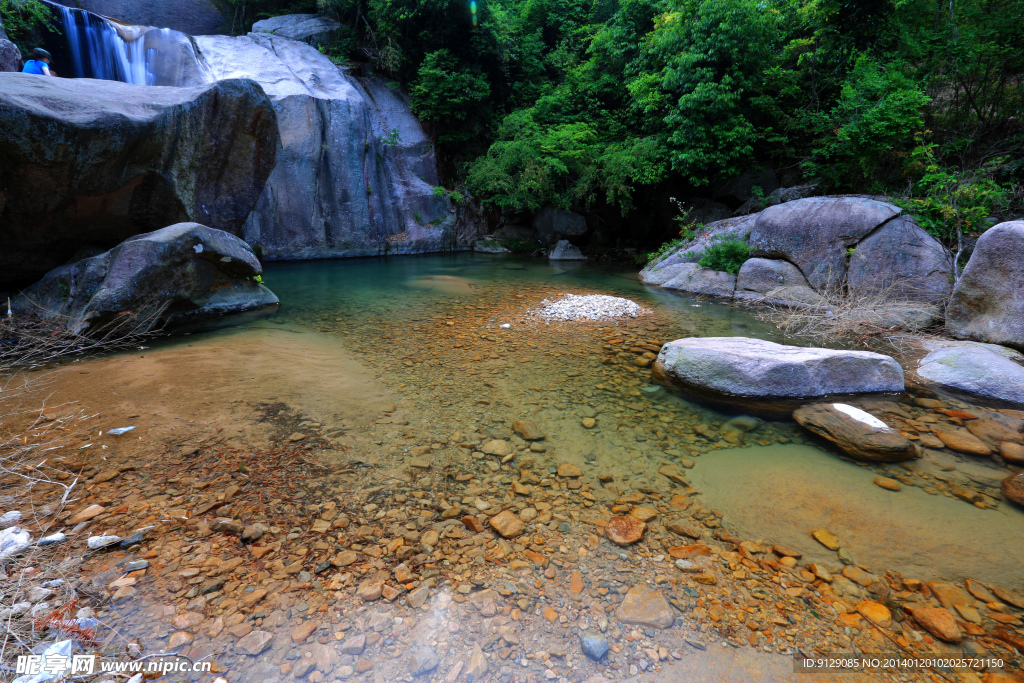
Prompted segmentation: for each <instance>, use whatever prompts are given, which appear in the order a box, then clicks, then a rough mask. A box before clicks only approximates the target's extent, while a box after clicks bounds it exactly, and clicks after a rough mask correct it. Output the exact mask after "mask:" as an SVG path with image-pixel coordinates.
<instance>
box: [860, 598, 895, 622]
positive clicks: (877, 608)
mask: <svg viewBox="0 0 1024 683" xmlns="http://www.w3.org/2000/svg"><path fill="white" fill-rule="evenodd" d="M857 612H859V613H860V615H861V616H862V617H864V618H865V619H867V620H868V621H869V622H871V623H872V624H874V625H875V626H880V627H881V628H889V626H891V625H892V612H890V611H889V608H888V607H886V606H885V605H881V604H879V603H877V602H872V601H870V600H863V601H861V602H858V603H857Z"/></svg>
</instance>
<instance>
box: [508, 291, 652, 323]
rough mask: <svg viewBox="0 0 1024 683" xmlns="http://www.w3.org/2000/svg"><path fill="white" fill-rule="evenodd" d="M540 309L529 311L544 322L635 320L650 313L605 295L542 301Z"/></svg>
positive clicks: (571, 295) (629, 302)
mask: <svg viewBox="0 0 1024 683" xmlns="http://www.w3.org/2000/svg"><path fill="white" fill-rule="evenodd" d="M540 303H541V306H540V308H536V309H534V310H532V311H527V314H528V315H535V316H538V317H540V318H543V319H544V320H605V319H607V318H635V317H637V316H638V315H641V314H643V313H650V311H649V310H647V309H646V308H641V307H640V304H638V303H636V302H635V301H630V300H629V299H623V298H621V297H617V296H605V295H603V294H587V295H586V296H578V295H576V294H565V295H563V297H562V298H561V299H559V300H558V301H549V300H548V299H544V301H541V302H540Z"/></svg>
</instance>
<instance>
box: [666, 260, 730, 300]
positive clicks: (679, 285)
mask: <svg viewBox="0 0 1024 683" xmlns="http://www.w3.org/2000/svg"><path fill="white" fill-rule="evenodd" d="M661 272H663V273H669V274H671V275H672V277H671V278H670V279H668V280H666V281H665V282H662V283H660V284H661V286H662V287H664V288H665V289H674V290H676V291H680V292H685V293H687V294H707V295H710V296H718V297H722V298H725V299H728V298H732V295H733V292H735V291H736V276H735V275H732V274H730V273H724V272H721V271H717V270H712V269H711V268H704V267H703V266H701V265H699V264H697V263H680V264H678V265H676V266H669V267H668V268H665V269H663V270H662V271H661Z"/></svg>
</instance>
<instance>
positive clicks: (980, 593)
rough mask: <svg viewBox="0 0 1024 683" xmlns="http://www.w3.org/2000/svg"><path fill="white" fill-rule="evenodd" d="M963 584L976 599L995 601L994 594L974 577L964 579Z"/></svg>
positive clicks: (986, 601)
mask: <svg viewBox="0 0 1024 683" xmlns="http://www.w3.org/2000/svg"><path fill="white" fill-rule="evenodd" d="M964 585H965V586H966V587H967V592H968V593H970V594H971V595H973V596H974V597H975V598H977V599H978V600H981V601H982V602H985V603H988V602H996V598H995V596H994V595H992V593H991V592H989V590H988V589H987V588H985V586H983V585H982V584H981V583H979V582H977V581H975V580H974V579H965V580H964Z"/></svg>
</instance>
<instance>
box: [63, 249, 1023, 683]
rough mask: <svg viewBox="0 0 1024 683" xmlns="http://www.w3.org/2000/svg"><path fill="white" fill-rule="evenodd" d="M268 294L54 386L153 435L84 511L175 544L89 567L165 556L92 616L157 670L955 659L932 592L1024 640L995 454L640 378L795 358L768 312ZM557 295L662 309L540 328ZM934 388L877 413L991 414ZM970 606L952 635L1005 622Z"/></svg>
mask: <svg viewBox="0 0 1024 683" xmlns="http://www.w3.org/2000/svg"><path fill="white" fill-rule="evenodd" d="M263 277H264V281H265V282H266V284H267V286H268V287H270V288H271V289H272V290H273V291H274V292H275V293H276V294H277V295H278V296H279V297H280V299H281V301H282V305H281V308H280V310H279V311H278V312H277V313H276V314H275V315H273V316H271V317H269V318H265V319H262V320H258V321H256V322H252V323H249V324H246V325H243V326H240V327H235V328H231V329H226V330H220V331H216V332H208V333H200V334H193V335H191V336H188V337H179V338H175V339H171V340H166V341H163V342H159V343H157V344H154V345H153V347H152V348H150V349H145V350H141V351H139V352H136V353H125V354H119V355H117V356H115V357H108V358H103V359H98V360H93V361H87V362H83V363H77V364H74V365H73V366H70V367H69V368H68V369H66V370H65V371H64V372H65V381H64V383H63V385H62V389H61V390H62V391H66V392H67V393H68V396H72V395H76V397H77V398H78V399H79V400H82V401H83V403H86V404H90V405H93V406H94V407H95V409H96V410H100V411H101V412H102V414H104V415H108V416H113V417H110V418H109V419H110V421H111V424H109V425H108V428H109V427H112V426H115V425H114V424H113V423H114V422H118V424H119V425H120V422H126V423H127V422H128V421H129V418H130V421H132V422H133V424H138V425H139V428H138V429H137V430H136V431H135V432H133V433H131V435H130V436H129V437H127V439H126V438H124V437H113V438H109V437H103V438H104V439H106V440H105V441H104V444H106V445H105V446H104V451H102V457H103V459H104V461H105V462H104V463H102V464H101V463H92V464H91V466H92V467H93V468H94V469H96V470H97V471H99V470H100V469H102V468H103V467H107V466H108V464H107V463H120V465H119V467H118V469H119V471H120V474H119V476H117V478H116V479H112V480H109V481H104V482H101V483H98V484H96V485H95V486H93V487H92V488H90V489H89V491H90V496H91V497H89V498H88V499H86V500H83V501H82V502H81V503H80V504H81V505H83V506H84V505H87V504H90V503H95V502H99V503H100V504H107V505H108V506H109V505H113V504H115V501H116V504H117V505H122V504H123V505H122V507H120V508H118V510H116V511H115V513H114V514H111V515H106V516H104V517H99V518H97V519H98V524H97V527H96V528H97V529H99V528H100V527H102V528H103V530H104V531H105V532H110V533H114V532H116V533H118V534H119V535H121V536H128V535H129V534H131V533H132V532H133V531H134V530H135V529H136V528H139V527H141V526H143V525H148V527H150V528H155V530H153V531H149V532H147V533H148V535H147V536H146V540H145V541H144V542H143V543H141V544H140V545H136V546H133V547H131V548H129V549H127V550H116V551H113V552H109V551H108V552H104V553H96V554H92V555H90V556H88V557H87V559H86V561H85V563H84V564H83V568H84V569H85V570H87V571H90V572H93V575H94V576H95V577H98V578H96V579H95V580H94V581H93V583H94V586H95V587H96V588H97V590H99V589H102V588H103V587H104V586H106V585H109V583H110V582H111V581H112V580H114V579H116V578H117V577H120V576H123V569H124V566H125V563H126V562H128V561H132V560H137V559H145V560H146V561H147V562H148V563H149V568H148V569H146V570H145V571H144V572H141V573H139V572H135V573H133V574H132V575H133V576H135V577H136V578H137V581H136V582H135V583H134V584H132V585H130V586H129V587H130V588H131V591H122V592H121V595H120V597H116V596H115V599H114V602H113V603H112V604H111V605H110V606H109V607H108V608H107V610H108V611H106V612H104V613H103V614H102V615H101V616H102V617H103V618H105V619H106V620H108V621H114V620H116V622H117V623H118V624H119V626H118V628H119V629H120V630H121V631H120V632H121V633H122V634H123V635H124V637H125V638H129V639H136V640H137V641H139V642H141V644H142V647H143V651H145V652H152V651H166V650H168V649H173V650H174V651H176V652H180V653H183V654H187V655H188V656H190V657H192V658H193V659H200V658H202V657H213V660H215V661H216V662H217V667H218V670H219V671H221V672H224V674H223V675H224V676H226V677H227V678H228V680H230V681H235V680H238V681H256V680H259V681H263V680H266V681H288V680H297V679H303V680H309V681H314V682H315V681H333V680H348V679H352V678H356V679H360V678H361V679H365V680H380V681H384V680H393V679H396V678H397V679H402V680H412V679H413V678H416V679H417V680H421V679H422V680H431V679H433V680H438V681H441V680H447V681H450V682H452V683H454V681H456V680H473V681H474V682H475V681H481V680H502V681H513V680H515V681H519V680H523V681H526V680H530V681H534V680H538V681H539V680H572V681H584V680H588V679H590V678H591V677H593V676H603V677H605V678H608V679H613V680H619V679H623V678H630V677H639V678H637V680H807V679H806V677H805V675H803V674H801V675H794V673H793V672H794V669H793V664H792V661H793V657H794V656H798V655H800V654H809V653H813V652H819V653H820V652H822V651H827V652H833V653H840V652H890V653H900V652H902V653H904V654H906V653H907V652H933V653H962V652H964V647H965V646H964V645H960V644H948V643H944V642H942V641H941V640H938V639H935V638H932V637H931V636H930V635H929V633H927V632H925V631H924V630H922V629H921V628H920V627H918V626H917V625H916V624H914V623H912V622H910V621H908V620H907V617H905V616H904V612H903V609H902V607H901V606H902V605H903V604H904V603H905V602H906V600H907V599H910V598H912V597H913V595H912V594H914V593H915V591H916V590H917V587H918V586H920V585H921V583H922V582H925V583H927V582H939V583H937V584H935V585H936V586H938V587H937V588H934V590H933V592H934V593H935V594H936V595H939V594H941V592H942V588H941V586H944V585H948V584H947V583H945V582H949V584H957V586H952V588H955V589H956V590H957V591H959V592H960V593H963V594H964V595H965V596H966V595H967V593H966V592H964V590H963V589H961V588H959V587H958V586H960V585H963V583H964V580H965V579H971V580H972V581H973V585H975V586H977V587H978V590H979V591H986V589H985V588H984V586H988V587H989V589H990V590H997V589H998V590H1000V591H1003V593H1002V594H1000V599H1001V602H1000V601H997V600H996V598H995V597H994V596H992V595H990V594H988V593H987V591H986V593H985V594H984V595H985V597H991V598H992V604H1001V605H1002V606H1001V607H996V608H993V612H992V613H996V612H998V613H999V615H1000V617H999V619H998V621H999V622H1000V624H1006V625H1007V627H1012V626H1014V625H1015V624H1014V621H1016V625H1019V624H1020V622H1019V620H1017V616H1014V615H1015V614H1017V615H1018V616H1019V613H1018V612H1015V609H1016V607H1015V606H1014V605H1013V603H1012V600H1008V598H1012V599H1020V595H1021V593H1020V591H1024V571H1022V570H1021V568H1022V567H1024V511H1022V510H1021V509H1020V508H1017V507H1015V506H1014V505H1013V504H1012V503H1009V502H1008V501H1006V500H1004V499H1003V498H1002V497H1001V495H1000V494H999V484H1000V481H1001V480H1002V479H1003V478H1005V477H1006V476H1007V474H1008V473H1009V471H1008V470H1007V469H1006V467H1005V466H1004V465H1003V464H1002V463H1001V461H999V460H998V457H997V456H990V457H978V456H969V455H964V454H961V453H957V452H954V451H951V450H949V449H947V448H944V447H942V444H938V445H937V446H938V447H932V448H929V449H927V450H926V451H925V453H926V455H925V457H923V458H921V459H918V460H914V461H910V462H908V463H900V464H874V463H858V462H854V461H852V460H850V459H849V458H847V457H845V456H842V455H840V454H839V453H838V452H835V451H832V450H830V449H829V448H828V447H826V446H824V445H821V444H820V443H819V442H817V441H816V440H815V439H814V438H813V437H811V436H810V435H809V434H807V433H806V432H804V431H803V430H802V429H801V428H800V427H799V426H797V425H796V424H795V423H792V422H781V421H766V420H762V419H759V418H757V417H752V416H749V415H743V414H741V413H736V414H724V413H721V412H717V411H714V410H710V409H708V408H705V407H702V406H700V405H697V404H695V403H692V402H690V401H687V400H685V399H683V398H681V397H679V396H676V395H674V394H673V393H671V392H670V391H668V390H666V389H665V388H664V387H662V386H659V385H658V384H655V383H653V382H652V381H651V377H650V365H651V363H652V362H653V359H654V358H655V357H656V356H657V352H658V349H659V347H660V346H661V345H662V344H664V343H666V342H669V341H671V340H674V339H679V338H682V337H691V336H703V337H709V336H716V337H717V336H723V337H724V336H747V337H757V338H762V339H770V340H772V341H778V342H785V343H794V342H793V341H792V340H786V339H785V338H783V337H781V336H780V335H779V334H778V333H777V332H776V331H775V330H774V329H773V328H772V327H771V326H770V325H768V324H766V323H764V322H760V321H759V320H758V319H757V318H755V317H754V315H752V314H751V312H750V311H748V310H745V309H742V308H737V307H732V306H726V305H722V304H719V303H715V302H714V301H713V300H700V299H695V298H691V297H686V296H681V295H678V294H675V293H670V292H665V291H661V290H657V289H655V288H648V287H645V286H644V285H642V284H640V283H639V282H638V280H637V279H636V277H635V271H634V270H626V269H624V268H613V267H605V266H598V265H593V264H587V263H557V264H556V263H549V262H547V261H540V260H537V259H530V258H520V257H512V256H489V255H468V254H465V255H446V256H418V257H400V258H388V259H383V258H382V259H353V260H344V261H321V262H302V263H272V264H269V265H268V266H267V267H266V269H265V272H264V275H263ZM565 293H572V294H605V295H612V296H617V297H625V298H628V299H631V300H633V301H635V302H636V303H638V304H640V306H642V307H643V308H644V309H646V311H647V312H644V313H642V314H641V315H639V316H637V317H636V318H624V319H619V320H598V321H546V320H544V319H542V318H540V317H538V316H536V315H534V314H533V313H531V311H534V310H535V309H537V308H538V307H539V306H540V305H541V303H542V302H543V301H544V300H545V299H547V300H549V301H551V300H555V299H558V298H559V297H561V296H562V295H563V294H565ZM98 387H102V389H100V388H98ZM83 392H84V393H85V395H82V393H83ZM929 396H930V397H929V398H927V399H922V398H921V397H920V396H916V395H913V394H908V395H906V396H892V397H884V398H877V399H870V400H865V401H861V402H858V403H857V405H859V406H861V407H863V408H865V409H867V410H869V411H870V412H872V413H873V414H875V415H877V416H879V417H881V418H882V419H885V420H887V421H890V423H891V421H892V420H896V421H899V420H902V421H904V423H906V422H908V421H909V423H913V424H918V425H929V424H946V423H952V424H957V421H958V420H962V417H957V416H958V415H960V416H962V414H964V413H965V412H967V413H970V412H972V411H974V412H979V411H980V412H981V413H982V414H984V411H990V410H994V409H993V408H991V407H984V408H983V407H980V406H972V405H969V404H967V403H964V402H962V401H958V400H953V399H947V398H943V397H937V398H936V397H934V396H932V395H930V394H929ZM122 416H123V417H122ZM901 424H903V423H901ZM922 429H923V427H922ZM119 439H120V440H119ZM129 440H130V441H129ZM932 445H933V446H935V444H932ZM87 452H88V453H95V454H96V455H95V456H90V457H98V456H99V455H100V453H99V452H96V451H94V450H93V451H87ZM83 457H84V456H83ZM878 477H884V478H886V479H887V480H889V481H890V482H891V483H893V484H896V486H890V488H882V487H881V486H880V485H878V484H876V483H875V480H876V478H878ZM897 482H898V483H897ZM891 488H898V490H891ZM506 512H508V513H514V514H509V515H508V517H507V518H506V517H505V515H506ZM627 514H629V515H632V516H633V517H635V518H638V519H641V520H643V521H644V522H645V524H646V528H645V531H644V536H643V539H642V540H641V541H640V542H638V543H635V544H633V545H628V546H624V547H620V546H617V545H614V544H612V543H611V542H610V541H609V540H608V538H606V527H607V525H608V523H609V520H610V519H611V518H613V517H615V516H618V515H627ZM215 517H216V518H217V521H214V518H215ZM511 518H514V520H512V519H511ZM232 524H235V525H237V526H232ZM243 529H244V531H243ZM820 530H826V531H828V532H829V534H830V535H831V536H832V537H834V540H835V541H836V543H835V544H833V545H834V546H838V550H837V549H836V548H835V547H833V549H830V548H828V547H826V545H824V544H823V543H822V542H819V541H818V540H816V539H815V538H814V537H813V536H812V533H813V532H815V531H820ZM89 533H98V531H90V532H89ZM844 570H845V571H844ZM121 586H123V584H121ZM645 586H646V588H645ZM645 591H647V592H645ZM1014 591H1017V592H1016V593H1015V592H1014ZM656 593H658V594H656ZM659 594H660V595H659ZM972 594H973V591H972ZM1004 594H1005V597H1004ZM624 596H625V597H624ZM908 596H910V597H908ZM975 597H978V596H977V595H975ZM978 599H979V600H981V603H979V604H983V603H986V602H987V601H986V600H984V599H983V598H978ZM864 601H870V602H871V604H875V603H878V604H884V605H886V606H887V608H888V609H889V610H890V611H891V614H890V615H889V616H890V617H891V620H888V619H881V621H886V623H885V624H879V623H877V621H875V619H877V616H876V614H875V613H874V612H870V610H869V614H868V616H864V614H863V613H862V612H863V610H862V609H859V608H858V605H861V604H863V603H864ZM1007 602H1009V603H1010V605H1009V606H1007V604H1004V603H1007ZM1021 606H1024V605H1021ZM968 607H969V609H966V610H965V611H963V612H960V613H959V616H958V618H961V617H962V620H963V622H964V623H963V624H962V626H963V627H964V628H967V629H968V632H970V631H969V630H970V629H971V628H976V630H977V633H975V635H979V636H982V635H984V634H985V633H986V631H988V630H991V628H992V623H990V622H989V621H988V619H989V612H988V611H985V613H984V614H985V617H984V621H983V619H982V618H981V616H979V615H978V612H977V610H975V608H974V607H972V606H968ZM883 609H886V608H883ZM975 616H978V620H977V623H975V622H974V621H973V619H974V617H975ZM1004 616H1005V617H1006V618H1005V620H1004V619H1003V617H1004ZM997 626H999V625H998V624H997ZM588 639H589V640H588ZM117 642H120V641H117ZM117 642H114V641H112V646H115V645H117ZM982 642H986V643H987V644H988V645H989V646H991V651H993V652H995V651H996V650H997V649H998V647H999V644H998V642H997V641H996V640H990V641H982ZM122 645H123V643H122ZM971 647H978V646H977V645H974V644H973V641H972V645H971ZM609 648H610V649H609ZM602 650H604V652H601V651H602ZM1000 652H1002V651H1000ZM599 653H600V655H601V656H598V657H595V656H594V655H595V654H599ZM1004 654H1005V652H1004ZM1005 668H1007V669H1012V668H1013V664H1012V663H1011V662H1010V661H1009V660H1008V661H1007V664H1006V667H1005ZM939 673H940V674H941V676H940V678H938V679H935V680H974V679H969V678H962V677H958V676H959V674H956V673H951V672H950V671H949V670H941V671H939ZM928 675H935V670H933V669H922V670H920V671H918V670H908V671H902V672H895V671H890V672H888V673H883V672H875V673H873V674H871V676H870V678H871V680H881V679H884V680H919V679H920V680H925V677H926V676H928ZM471 676H472V678H471ZM852 676H855V675H852V674H851V675H849V676H848V677H845V678H842V680H858V678H857V677H852ZM947 676H948V677H947ZM185 678H186V679H188V680H201V677H200V676H198V675H193V674H188V675H187V676H185ZM204 680H212V678H210V677H209V674H208V675H207V678H206V679H204ZM595 680H596V679H595ZM815 680H828V678H821V677H817V678H816V679H815ZM978 680H980V679H978Z"/></svg>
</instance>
